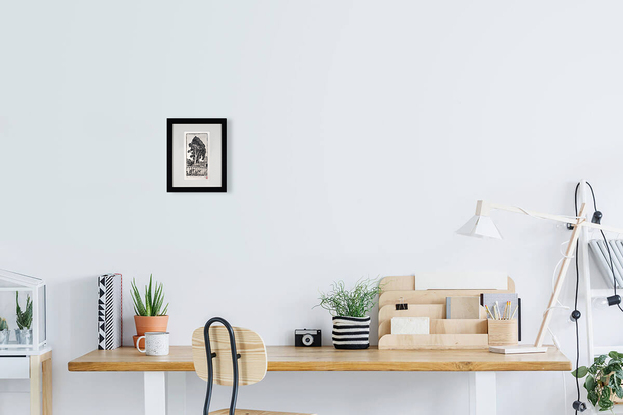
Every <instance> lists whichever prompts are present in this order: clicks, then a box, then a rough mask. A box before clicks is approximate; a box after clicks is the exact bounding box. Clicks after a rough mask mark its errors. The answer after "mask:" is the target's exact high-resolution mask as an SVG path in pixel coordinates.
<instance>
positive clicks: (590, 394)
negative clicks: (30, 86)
mask: <svg viewBox="0 0 623 415" xmlns="http://www.w3.org/2000/svg"><path fill="white" fill-rule="evenodd" d="M586 398H587V399H588V401H589V402H590V403H591V404H593V406H597V400H598V399H599V395H598V394H597V392H596V391H594V390H592V391H590V392H588V394H587V395H586Z"/></svg>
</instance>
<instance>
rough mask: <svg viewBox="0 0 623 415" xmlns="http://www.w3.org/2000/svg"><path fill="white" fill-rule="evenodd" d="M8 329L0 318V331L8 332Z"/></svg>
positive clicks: (4, 320) (3, 319)
mask: <svg viewBox="0 0 623 415" xmlns="http://www.w3.org/2000/svg"><path fill="white" fill-rule="evenodd" d="M8 329H9V323H7V322H6V319H5V318H2V317H0V331H2V330H8Z"/></svg>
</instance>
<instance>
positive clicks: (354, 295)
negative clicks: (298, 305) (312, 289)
mask: <svg viewBox="0 0 623 415" xmlns="http://www.w3.org/2000/svg"><path fill="white" fill-rule="evenodd" d="M380 292H381V289H380V287H379V284H378V282H377V281H376V280H371V279H369V278H367V279H361V280H359V281H357V284H355V287H354V288H353V289H352V290H350V291H349V290H347V289H346V285H345V284H344V281H338V282H334V283H333V284H332V285H331V291H328V292H326V293H323V292H321V293H320V298H319V300H320V304H318V305H317V306H316V307H318V306H320V307H322V308H324V309H325V310H328V311H329V312H330V313H331V315H332V316H333V333H332V339H333V347H335V348H336V349H367V348H368V347H370V316H368V315H367V314H368V312H369V311H370V310H372V308H374V306H375V305H376V301H377V296H378V295H379V293H380Z"/></svg>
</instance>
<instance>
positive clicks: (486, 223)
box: [457, 200, 623, 354]
mask: <svg viewBox="0 0 623 415" xmlns="http://www.w3.org/2000/svg"><path fill="white" fill-rule="evenodd" d="M585 207H586V204H585V203H582V206H581V207H580V213H579V215H578V217H568V216H562V215H551V214H549V213H539V212H533V211H529V210H524V209H521V208H518V207H514V206H506V205H499V204H496V203H490V202H487V201H484V200H479V201H478V203H477V204H476V215H475V216H474V217H473V218H471V219H470V220H469V221H468V222H467V223H466V224H465V225H464V226H463V227H462V228H461V229H459V230H458V231H457V233H458V234H460V235H466V236H474V237H477V238H494V239H502V235H501V234H500V231H499V230H498V228H497V227H496V226H495V224H494V223H493V220H492V219H491V218H490V217H489V214H490V213H491V211H493V210H505V211H508V212H514V213H521V214H524V215H528V216H532V217H534V218H540V219H549V220H554V221H558V222H563V223H568V224H571V225H573V233H572V234H571V238H570V239H569V243H568V244H567V251H566V252H565V257H564V259H563V261H562V265H561V266H560V270H559V271H558V275H557V277H556V283H555V285H554V290H553V291H552V295H551V297H550V300H549V304H548V305H547V309H546V310H545V313H544V314H543V321H542V322H541V328H540V329H539V333H538V335H537V337H536V341H535V342H534V345H515V346H491V347H489V351H490V352H493V353H504V354H511V353H544V352H546V351H547V347H543V340H544V338H545V333H546V332H547V329H548V327H549V322H550V319H551V311H552V309H553V308H554V307H555V306H556V303H557V301H558V297H559V296H560V291H561V289H562V286H563V283H564V281H565V277H566V274H567V270H568V269H569V265H570V264H571V259H572V258H573V252H574V250H575V247H576V245H577V243H578V238H579V236H580V232H581V230H582V229H583V228H595V229H600V230H603V231H610V232H617V233H623V230H622V229H617V228H613V227H610V226H604V225H602V224H601V223H600V222H601V212H595V214H594V215H593V219H592V221H591V222H588V221H586V218H585V216H584V210H585ZM576 313H577V316H576V319H577V318H579V311H578V310H574V311H573V314H572V316H573V315H574V314H576Z"/></svg>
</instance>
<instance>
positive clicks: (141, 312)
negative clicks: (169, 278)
mask: <svg viewBox="0 0 623 415" xmlns="http://www.w3.org/2000/svg"><path fill="white" fill-rule="evenodd" d="M152 277H153V274H152V275H150V276H149V285H146V286H145V296H144V297H141V292H140V291H139V290H138V288H137V286H136V280H135V279H133V280H132V288H131V290H130V292H131V294H132V301H133V302H134V313H136V315H137V316H164V315H166V314H167V310H168V308H169V304H167V305H165V306H164V309H163V308H162V304H163V303H164V288H163V285H162V283H158V282H156V283H153V282H152ZM154 287H155V289H154Z"/></svg>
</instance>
